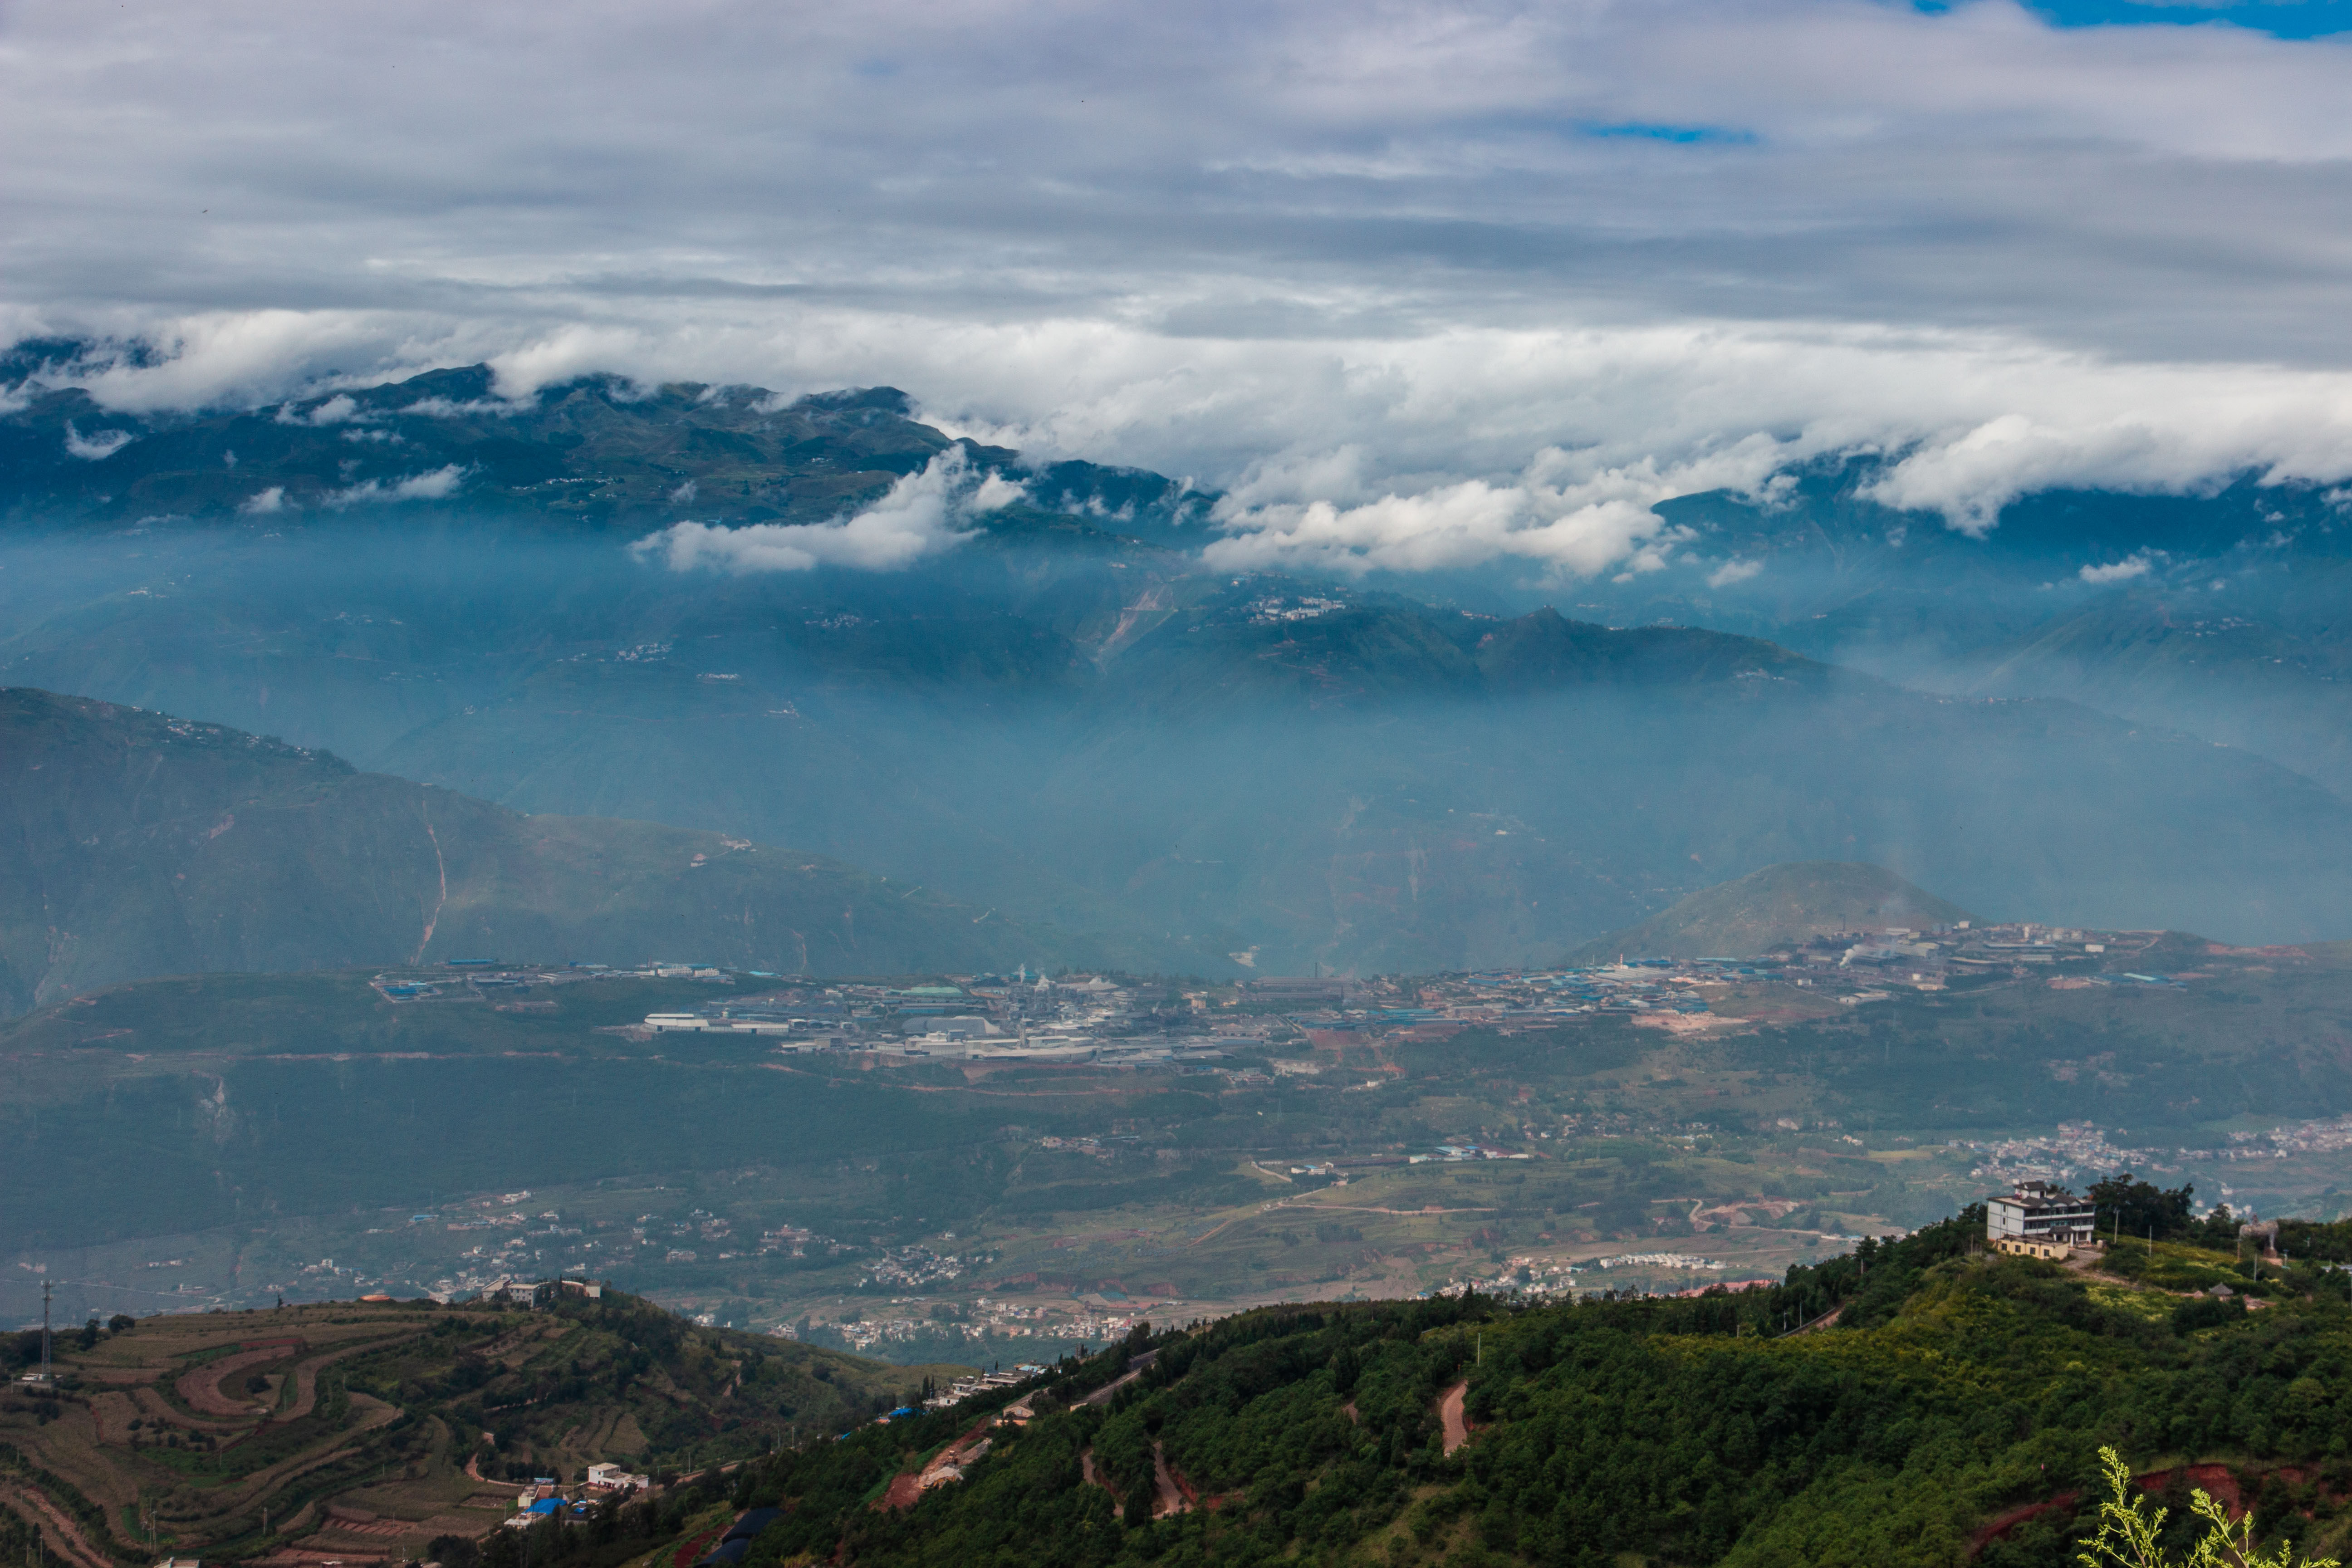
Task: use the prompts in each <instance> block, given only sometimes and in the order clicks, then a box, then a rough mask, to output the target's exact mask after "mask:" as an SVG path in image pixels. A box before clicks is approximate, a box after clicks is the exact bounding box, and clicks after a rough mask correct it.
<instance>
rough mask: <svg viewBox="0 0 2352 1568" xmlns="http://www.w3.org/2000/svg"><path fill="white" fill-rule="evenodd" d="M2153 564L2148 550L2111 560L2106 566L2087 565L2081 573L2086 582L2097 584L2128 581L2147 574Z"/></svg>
mask: <svg viewBox="0 0 2352 1568" xmlns="http://www.w3.org/2000/svg"><path fill="white" fill-rule="evenodd" d="M2153 564H2154V563H2152V562H2150V561H2149V559H2148V557H2147V552H2145V551H2143V552H2140V553H2138V554H2137V555H2126V557H2124V558H2123V559H2122V560H2121V561H2111V562H2109V563H2107V564H2105V565H2104V566H2085V567H2084V568H2083V570H2082V572H2081V574H2080V575H2081V577H2082V579H2083V581H2084V582H2085V583H2089V584H2093V585H2098V584H2105V583H2128V582H2130V581H2131V580H2132V579H2133V578H2135V577H2145V576H2147V574H2148V569H2149V567H2150V566H2151V565H2153Z"/></svg>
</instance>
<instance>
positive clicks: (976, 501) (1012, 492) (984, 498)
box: [964, 473, 1029, 512]
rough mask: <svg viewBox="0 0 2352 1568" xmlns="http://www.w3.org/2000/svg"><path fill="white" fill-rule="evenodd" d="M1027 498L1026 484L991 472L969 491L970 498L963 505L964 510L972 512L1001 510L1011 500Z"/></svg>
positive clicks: (1008, 504)
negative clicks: (976, 486) (975, 487)
mask: <svg viewBox="0 0 2352 1568" xmlns="http://www.w3.org/2000/svg"><path fill="white" fill-rule="evenodd" d="M1028 499H1029V487H1028V486H1027V485H1025V484H1022V483H1019V482H1018V481H1016V480H1013V479H1006V478H1005V477H1004V476H1003V474H995V473H992V474H990V475H989V476H988V477H987V478H986V479H982V480H981V481H980V487H979V488H978V489H975V490H973V491H972V492H971V500H968V501H966V502H965V503H964V505H965V508H966V510H970V511H973V512H989V511H1003V510H1004V509H1005V508H1006V507H1008V506H1011V505H1012V504H1013V502H1015V501H1025V500H1028Z"/></svg>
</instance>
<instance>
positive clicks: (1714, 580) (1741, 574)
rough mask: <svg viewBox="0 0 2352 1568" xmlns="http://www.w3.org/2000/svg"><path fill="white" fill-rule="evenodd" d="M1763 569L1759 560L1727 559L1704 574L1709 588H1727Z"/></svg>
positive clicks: (1762, 564)
mask: <svg viewBox="0 0 2352 1568" xmlns="http://www.w3.org/2000/svg"><path fill="white" fill-rule="evenodd" d="M1763 570H1764V563H1762V562H1761V561H1727V562H1725V563H1723V564H1722V565H1720V566H1718V567H1717V568H1716V569H1715V570H1714V571H1712V572H1710V573H1708V574H1706V585H1707V586H1708V587H1710V588H1728V587H1730V586H1731V585H1732V584H1735V583H1745V582H1747V581H1748V579H1749V578H1750V577H1754V576H1758V575H1759V574H1761V573H1762V572H1763Z"/></svg>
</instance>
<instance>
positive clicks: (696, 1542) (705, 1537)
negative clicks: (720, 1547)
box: [669, 1524, 730, 1568]
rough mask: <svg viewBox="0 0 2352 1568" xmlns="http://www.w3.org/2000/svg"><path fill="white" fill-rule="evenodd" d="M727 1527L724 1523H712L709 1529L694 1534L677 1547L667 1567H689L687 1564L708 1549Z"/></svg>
mask: <svg viewBox="0 0 2352 1568" xmlns="http://www.w3.org/2000/svg"><path fill="white" fill-rule="evenodd" d="M729 1528H730V1527H729V1526H727V1525H724V1524H714V1525H712V1526H711V1527H710V1528H709V1530H706V1531H703V1532H702V1533H701V1534H700V1535H698V1536H696V1537H695V1538H694V1539H693V1540H691V1541H689V1542H687V1543H686V1544H685V1545H683V1546H681V1547H679V1548H678V1549H677V1552H676V1553H674V1554H673V1555H672V1556H671V1558H670V1560H669V1568H689V1565H690V1564H691V1563H693V1562H694V1560H695V1559H696V1558H698V1557H699V1556H701V1555H702V1554H703V1553H704V1552H708V1551H709V1550H710V1548H711V1546H712V1544H713V1543H714V1542H717V1541H718V1539H719V1537H720V1536H722V1535H724V1534H726V1533H727V1531H728V1529H729Z"/></svg>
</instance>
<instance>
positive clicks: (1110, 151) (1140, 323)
mask: <svg viewBox="0 0 2352 1568" xmlns="http://www.w3.org/2000/svg"><path fill="white" fill-rule="evenodd" d="M109 16H110V17H111V18H112V19H111V20H100V19H99V18H98V17H97V16H96V14H93V13H86V12H84V11H81V10H77V9H75V8H73V7H70V6H66V5H61V4H56V3H55V0H31V3H29V4H27V5H22V6H19V7H17V8H16V9H15V10H13V11H12V12H11V15H10V23H9V26H10V34H9V43H8V48H7V49H6V50H5V52H0V134H5V136H6V138H7V142H8V145H9V146H10V147H11V149H12V151H16V153H18V155H17V156H16V157H13V158H11V159H9V160H7V161H5V163H0V197H4V198H5V200H6V202H7V203H8V206H9V210H10V211H11V212H12V213H18V214H26V215H29V218H28V220H27V221H23V222H19V223H16V224H13V225H10V226H7V228H6V229H5V230H0V338H13V337H16V336H19V335H23V334H26V333H31V332H36V331H70V332H78V333H84V334H97V335H101V336H104V335H109V334H110V335H112V336H113V337H115V338H117V339H123V340H127V339H130V338H133V337H138V338H142V339H145V340H147V341H148V342H151V343H152V346H153V348H154V350H155V351H156V352H155V353H153V354H152V355H146V356H132V355H116V356H113V357H111V358H102V359H101V361H100V363H95V364H92V365H89V366H85V367H83V373H82V374H81V375H80V376H79V379H80V380H81V381H82V382H84V383H85V384H87V385H88V386H89V390H90V392H91V395H93V396H94V397H95V398H96V399H97V400H98V401H99V403H100V405H103V406H107V407H110V408H118V409H125V410H131V411H134V412H135V411H143V410H153V409H163V408H173V407H180V406H185V405H189V404H191V403H196V402H206V401H221V400H225V401H229V402H248V403H261V402H267V401H270V400H273V399H276V398H278V397H282V396H285V395H288V394H289V393H293V392H298V391H299V392H301V393H302V394H304V405H305V406H308V407H310V413H309V414H308V415H306V416H305V417H306V418H308V419H310V420H317V419H318V418H319V417H320V414H321V413H322V412H323V410H324V409H325V408H331V407H333V406H335V405H336V404H337V403H339V402H341V399H337V398H334V397H332V396H331V394H334V393H336V392H338V391H341V390H342V389H346V388H351V387H353V386H356V385H359V384H365V383H372V382H373V381H375V380H378V379H381V378H383V377H384V376H386V375H388V374H399V373H402V372H404V371H408V370H414V369H419V368H425V367H428V366H437V365H450V364H461V363H475V362H487V363H490V364H491V365H493V366H494V368H495V370H496V372H497V377H498V379H497V384H496V388H497V394H498V395H499V398H512V397H515V396H517V395H523V394H527V393H528V392H529V391H530V390H531V389H532V388H534V387H537V386H541V385H544V384H548V383H550V382H553V381H559V380H562V379H563V378H565V377H568V376H571V375H575V374H582V373H584V372H592V371H614V372H618V373H621V374H625V375H627V376H630V377H633V378H635V380H636V381H637V382H638V383H639V384H645V385H651V384H656V383H658V382H661V381H665V380H670V379H691V380H697V381H702V382H709V383H751V384H762V385H768V386H771V387H774V388H777V389H778V390H780V391H781V392H783V393H785V394H786V395H792V394H796V393H799V392H803V391H807V390H813V389H817V388H822V387H830V386H838V385H844V384H877V383H886V382H887V383H889V384H895V385H898V386H901V387H904V388H906V389H908V391H910V392H912V393H913V394H915V395H917V396H918V397H919V399H920V400H921V401H922V403H923V405H924V407H925V409H926V410H927V412H928V414H929V416H932V417H934V418H936V419H938V420H940V421H942V422H943V423H944V424H946V425H947V426H950V427H951V428H952V429H954V430H956V431H959V432H969V433H971V434H973V435H975V436H980V437H988V438H992V439H1002V440H1004V441H1006V442H1008V443H1009V444H1013V445H1019V446H1023V447H1027V448H1029V449H1031V450H1032V451H1033V452H1034V453H1035V454H1037V455H1040V456H1055V455H1072V456H1084V457H1088V458H1097V459H1098V460H1110V461H1123V462H1132V463H1138V464H1140V465H1143V466H1148V467H1151V468H1160V469H1161V470H1162V471H1165V472H1169V473H1171V474H1174V475H1177V476H1180V477H1192V478H1194V479H1198V480H1199V481H1200V482H1201V483H1202V484H1203V485H1206V486H1210V487H1215V488H1226V489H1231V491H1232V494H1233V496H1234V502H1233V505H1232V507H1230V508H1229V509H1228V510H1227V512H1226V514H1225V517H1224V519H1223V521H1224V522H1225V523H1226V525H1227V527H1228V531H1229V532H1230V534H1231V540H1230V542H1228V543H1227V544H1224V545H1221V546H1220V548H1221V549H1228V550H1231V551H1233V552H1237V553H1239V554H1241V555H1244V556H1250V557H1253V558H1263V559H1266V560H1329V561H1333V562H1336V563H1341V564H1354V565H1357V566H1366V567H1369V566H1371V565H1375V564H1381V565H1388V564H1397V565H1404V564H1408V563H1413V562H1417V561H1421V562H1432V563H1455V562H1462V561H1466V560H1472V559H1477V558H1480V557H1481V556H1482V553H1483V554H1486V555H1503V556H1524V557H1527V558H1528V559H1531V560H1536V561H1540V562H1543V563H1549V564H1551V565H1552V566H1553V567H1555V568H1556V569H1558V570H1562V571H1579V572H1580V571H1587V570H1606V571H1616V570H1621V569H1624V568H1626V567H1627V566H1630V565H1635V564H1650V563H1655V562H1657V561H1659V560H1661V559H1663V553H1662V552H1664V551H1666V550H1669V549H1672V548H1675V545H1674V544H1673V542H1671V541H1664V540H1661V539H1660V538H1658V537H1657V536H1656V532H1655V530H1654V525H1653V524H1652V523H1651V522H1648V521H1643V511H1644V510H1645V509H1646V507H1647V506H1648V505H1649V504H1651V501H1652V500H1654V499H1656V498H1657V497H1660V496H1663V495H1667V494H1674V493H1679V492H1678V490H1677V489H1676V487H1678V486H1704V485H1707V484H1725V485H1729V486H1731V487H1733V488H1737V489H1749V490H1751V491H1753V492H1755V493H1766V492H1765V490H1764V489H1763V487H1767V486H1769V484H1770V483H1771V477H1772V474H1773V473H1774V471H1775V470H1776V468H1779V467H1780V466H1781V465H1786V464H1793V463H1798V462H1801V461H1804V460H1806V459H1808V458H1813V457H1818V456H1821V455H1823V454H1828V453H1837V452H1855V451H1861V452H1874V453H1878V454H1882V455H1885V457H1886V458H1888V459H1889V467H1888V468H1887V469H1886V471H1885V474H1884V476H1883V477H1882V479H1880V481H1879V485H1878V489H1877V494H1878V496H1879V498H1880V499H1881V500H1885V501H1887V502H1888V503H1889V504H1892V505H1895V506H1900V507H1906V508H1913V509H1916V510H1922V511H1925V512H1932V513H1935V514H1937V515H1939V516H1940V517H1942V518H1943V519H1944V520H1945V521H1947V522H1948V524H1950V525H1951V526H1953V527H1955V528H1958V529H1961V530H1963V531H1971V532H1981V531H1984V530H1985V529H1986V528H1988V527H1990V526H1993V525H1995V523H1996V521H1997V519H1998V516H1999V513H2000V508H2001V507H2002V506H2003V505H2005V504H2006V503H2007V502H2008V501H2009V500H2012V499H2014V498H2015V497H2016V496H2018V495H2020V494H2022V493H2025V492H2027V491H2029V490H2032V489H2038V488H2042V487H2048V486H2053V485H2094V486H2105V487H2109V488H2117V489H2128V490H2143V491H2160V490H2168V491H2181V490H2196V489H2201V488H2206V487H2210V486H2212V485H2214V484H2216V483H2219V482H2221V481H2223V480H2225V479H2230V478H2231V477H2234V476H2237V475H2240V474H2245V473H2252V474H2254V475H2256V476H2258V477H2262V478H2266V479H2311V480H2315V481H2324V482H2326V483H2329V484H2335V483H2339V482H2342V481H2344V480H2347V479H2352V273H2347V270H2346V269H2345V268H2342V267H2341V266H2339V265H2336V258H2340V257H2341V256H2342V255H2344V254H2345V253H2346V251H2347V246H2352V216H2347V214H2352V120H2347V118H2346V117H2345V116H2344V115H2343V114H2342V112H2341V99H2342V84H2343V80H2344V78H2345V74H2346V68H2347V64H2352V44H2347V43H2346V42H2344V41H2341V40H2337V41H2328V40H2320V41H2313V42H2303V43H2292V42H2283V41H2280V40H2277V39H2273V38H2269V37H2263V36H2261V35H2259V34H2256V33H2253V32H2252V31H2249V30H2246V29H2242V28H2237V27H2231V26H2196V27H2173V26H2163V27H2086V28H2057V27H2053V26H2048V25H2046V24H2044V23H2043V22H2042V20H2041V19H2040V18H2038V17H2037V16H2035V15H2034V14H2033V13H2032V11H2031V10H2029V9H2027V8H2025V7H2024V6H2022V5H2019V4H2016V3H2014V0H1961V3H1959V4H1957V5H1953V6H1951V7H1949V8H1948V9H1947V10H1945V11H1944V12H1942V13H1941V14H1935V15H1930V14H1927V13H1925V12H1923V11H1921V10H1920V9H1918V8H1917V7H1914V6H1906V5H1896V4H1878V3H1873V0H1655V3H1654V4H1650V5H1623V4H1622V3H1616V0H1559V3H1558V4H1553V5H1544V6H1528V5H1514V4H1507V3H1502V0H1492V3H1490V0H1394V3H1392V4H1384V5H1380V6H1377V7H1373V8H1370V9H1369V10H1368V9H1366V8H1364V7H1361V6H1348V5H1339V4H1336V3H1335V0H1270V3H1268V4H1265V5H1251V6H1237V5H1225V4H1222V3H1213V4H1212V5H1207V6H1175V7H1133V6H1119V5H1111V4H1109V3H1108V0H987V3H986V4H983V5H979V6H974V7H965V8H955V7H940V6H937V5H918V4H914V3H913V0H877V4H874V5H867V6H861V7H835V8H833V9H832V10H814V9H811V8H808V7H789V6H788V7H772V6H761V5H753V4H751V0H708V3H707V4H705V5H700V6H699V7H698V8H697V9H696V10H695V12H694V18H695V19H694V21H693V24H692V25H690V26H677V25H674V24H671V23H669V22H667V20H666V19H656V18H655V17H654V16H652V15H651V14H650V13H648V12H646V10H645V8H643V7H642V6H639V5H628V4H625V3H623V0H583V4H582V5H579V6H577V7H575V8H574V9H573V11H572V13H570V16H571V23H570V25H568V26H566V27H565V28H563V29H562V30H561V31H560V32H558V33H556V34H552V35H551V34H548V33H546V32H545V30H544V29H543V27H542V26H541V25H540V21H539V18H538V16H537V14H536V13H535V12H534V11H533V10H532V9H531V8H530V7H526V6H522V5H515V4H502V3H498V0H491V3H488V4H480V3H477V4H469V5H457V4H456V3H455V0H417V3H416V4H415V5H411V6H407V7H404V8H403V9H402V10H401V11H400V12H399V13H398V14H397V15H396V16H395V15H394V14H393V13H390V12H383V11H381V10H376V11H371V10H367V9H365V8H362V9H359V10H352V9H350V8H333V7H311V8H308V9H303V8H296V9H294V10H290V11H289V10H287V9H285V8H282V7H268V6H263V5H256V4H252V3H251V0H229V4H227V5H226V6H223V7H207V8H205V9H204V10H201V11H198V10H192V9H189V8H185V7H176V8H175V7H169V6H165V5H161V4H160V3H159V0H131V11H130V12H129V13H128V14H127V16H126V15H124V14H122V13H120V12H118V13H112V14H109ZM1080 44H1082V45H1083V47H1078V46H1079V45H1080ZM525 52H528V53H529V54H530V57H531V58H534V59H535V60H537V61H539V62H541V68H538V69H535V70H533V71H532V72H530V73H528V74H527V75H526V76H524V77H522V78H520V79H519V78H517V77H515V75H514V73H513V72H512V71H511V70H510V69H509V68H508V65H507V62H509V61H511V60H512V59H513V58H518V56H519V55H520V54H522V53H525ZM126 102H130V103H137V104H141V105H142V106H145V108H144V110H143V111H142V112H141V113H138V114H126V113H123V112H121V110H120V108H119V106H120V105H121V104H123V103H126ZM1645 126H1646V127H1653V128H1668V129H1669V130H1671V129H1672V128H1675V127H1681V128H1684V131H1685V132H1686V133H1687V134H1685V136H1684V139H1683V140H1680V141H1677V140H1675V139H1674V137H1673V136H1667V137H1656V136H1643V135H1599V134H1594V132H1595V131H1596V130H1606V129H1609V128H1621V129H1622V128H1629V127H1631V128H1638V127H1645ZM526 172H527V173H526ZM192 194H193V195H192ZM297 301H299V302H300V306H301V308H299V309H297V308H294V302H297ZM0 395H5V396H6V397H8V398H10V399H11V400H14V399H15V398H16V396H17V394H16V393H13V392H11V393H5V394H0ZM320 397H325V398H327V399H328V401H327V403H326V404H324V405H317V406H311V405H310V400H311V399H315V398H320ZM351 406H352V412H353V413H357V408H356V405H351ZM489 406H496V407H501V408H503V407H507V406H509V404H506V403H502V402H500V403H493V404H491V405H489ZM457 411H458V410H457V407H456V406H455V405H444V404H442V403H441V402H439V401H438V400H426V401H425V402H422V403H419V404H417V405H415V406H414V407H413V408H412V409H411V410H410V412H413V413H417V414H428V413H442V412H450V413H454V412H457ZM1559 453H1570V454H1575V458H1574V461H1573V462H1572V463H1570V466H1569V468H1557V467H1555V466H1549V465H1557V464H1559V463H1560V462H1562V461H1564V459H1561V458H1558V457H1556V456H1555V454H1559ZM1735 455H1736V456H1735ZM1571 469H1572V470H1573V471H1570V470H1571ZM361 488H362V489H364V487H361ZM986 494H987V496H988V497H989V498H991V499H992V497H993V495H994V494H995V492H986ZM363 499H388V498H386V497H385V496H383V494H381V493H379V492H374V491H370V492H368V494H367V495H366V496H365V498H363ZM982 500H983V496H982V494H977V493H976V494H975V495H973V496H972V497H971V498H968V500H966V502H965V503H964V504H965V505H966V507H967V509H972V508H977V507H979V506H980V505H981V504H982ZM794 548H797V547H794ZM1596 563H1597V564H1596Z"/></svg>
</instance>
